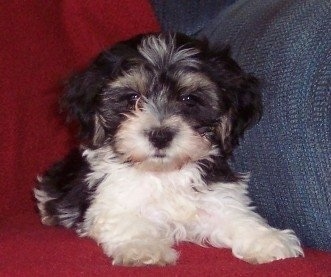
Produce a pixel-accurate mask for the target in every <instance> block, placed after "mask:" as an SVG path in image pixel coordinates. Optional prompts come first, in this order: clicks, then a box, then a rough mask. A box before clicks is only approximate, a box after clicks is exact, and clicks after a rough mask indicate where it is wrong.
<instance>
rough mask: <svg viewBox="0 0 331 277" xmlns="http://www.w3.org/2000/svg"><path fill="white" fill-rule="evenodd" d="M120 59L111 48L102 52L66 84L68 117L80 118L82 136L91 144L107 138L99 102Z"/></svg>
mask: <svg viewBox="0 0 331 277" xmlns="http://www.w3.org/2000/svg"><path fill="white" fill-rule="evenodd" d="M119 63H120V59H119V58H118V56H117V55H114V54H113V53H112V52H111V51H109V50H108V51H105V52H103V53H101V54H100V55H99V56H98V57H97V58H96V59H95V60H94V62H93V63H92V64H91V65H90V66H89V67H88V68H87V69H86V70H85V71H82V72H80V73H78V74H76V75H74V76H73V77H72V78H71V79H70V80H69V82H68V84H67V86H66V91H65V94H64V96H63V97H62V99H61V107H62V108H64V109H65V110H66V111H67V113H68V119H69V120H70V121H71V120H77V121H78V123H79V127H80V133H79V135H80V138H81V139H82V140H83V141H84V142H85V143H87V144H89V145H91V146H98V145H100V144H101V143H102V142H103V140H104V135H105V132H104V129H103V127H102V124H101V123H100V118H99V116H98V104H99V101H100V95H101V93H102V90H103V89H104V87H105V86H106V84H107V81H108V80H109V79H110V78H111V76H112V75H114V74H115V73H116V69H117V68H118V67H119Z"/></svg>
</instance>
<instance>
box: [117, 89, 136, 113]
mask: <svg viewBox="0 0 331 277" xmlns="http://www.w3.org/2000/svg"><path fill="white" fill-rule="evenodd" d="M139 98H140V95H139V94H138V93H136V92H131V93H126V94H125V95H122V96H121V97H120V98H119V101H120V102H121V103H123V104H124V105H126V106H127V107H128V108H130V109H131V108H133V107H134V106H135V105H136V103H137V101H138V99H139Z"/></svg>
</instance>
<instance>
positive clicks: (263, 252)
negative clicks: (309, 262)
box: [234, 229, 304, 264]
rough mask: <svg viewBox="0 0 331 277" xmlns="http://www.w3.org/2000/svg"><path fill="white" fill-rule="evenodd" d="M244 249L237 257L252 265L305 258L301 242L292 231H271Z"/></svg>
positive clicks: (236, 254)
mask: <svg viewBox="0 0 331 277" xmlns="http://www.w3.org/2000/svg"><path fill="white" fill-rule="evenodd" d="M242 249H243V250H244V251H242V252H241V251H239V253H234V254H235V256H237V257H239V258H241V259H242V260H245V261H247V262H249V263H252V264H262V263H268V262H271V261H274V260H281V259H286V258H294V257H298V256H304V254H303V250H302V248H301V246H300V241H299V239H298V238H297V237H296V235H295V234H294V233H293V231H291V230H283V231H281V230H277V229H271V230H269V231H268V232H266V233H265V234H261V236H260V237H258V238H256V239H255V240H253V241H252V242H250V243H249V244H248V245H245V246H244V245H243V247H242ZM240 252H241V253H240Z"/></svg>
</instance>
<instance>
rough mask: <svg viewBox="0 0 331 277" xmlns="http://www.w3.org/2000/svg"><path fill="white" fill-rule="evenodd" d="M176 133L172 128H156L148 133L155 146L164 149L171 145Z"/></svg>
mask: <svg viewBox="0 0 331 277" xmlns="http://www.w3.org/2000/svg"><path fill="white" fill-rule="evenodd" d="M174 135H175V132H174V131H173V130H171V129H170V128H155V129H153V130H151V131H150V132H149V133H148V139H149V141H150V142H151V143H152V144H153V146H154V147H156V148H158V149H163V148H166V147H168V146H169V145H170V143H171V141H172V139H173V137H174Z"/></svg>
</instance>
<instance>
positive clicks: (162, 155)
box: [152, 150, 167, 159]
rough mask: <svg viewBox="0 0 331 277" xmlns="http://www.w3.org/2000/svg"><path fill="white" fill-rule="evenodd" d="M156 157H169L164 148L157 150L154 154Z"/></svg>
mask: <svg viewBox="0 0 331 277" xmlns="http://www.w3.org/2000/svg"><path fill="white" fill-rule="evenodd" d="M152 157H153V158H155V159H164V158H166V157H167V155H166V153H165V152H164V151H162V150H156V151H155V152H154V154H153V155H152Z"/></svg>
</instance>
